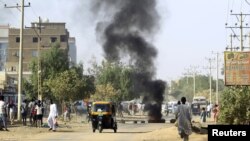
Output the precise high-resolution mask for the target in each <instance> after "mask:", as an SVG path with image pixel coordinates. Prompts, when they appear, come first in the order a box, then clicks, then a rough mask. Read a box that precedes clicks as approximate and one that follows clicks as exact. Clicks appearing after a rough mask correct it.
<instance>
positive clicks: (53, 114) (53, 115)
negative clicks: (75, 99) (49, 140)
mask: <svg viewBox="0 0 250 141" xmlns="http://www.w3.org/2000/svg"><path fill="white" fill-rule="evenodd" d="M57 116H58V112H57V107H56V104H55V103H53V101H52V100H50V109H49V117H48V125H49V131H50V130H52V131H54V132H55V131H56V122H57V121H56V119H57Z"/></svg>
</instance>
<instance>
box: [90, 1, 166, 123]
mask: <svg viewBox="0 0 250 141" xmlns="http://www.w3.org/2000/svg"><path fill="white" fill-rule="evenodd" d="M92 4H93V6H92V11H93V12H95V13H99V14H102V15H103V12H104V13H107V15H108V16H104V18H103V20H102V21H99V22H98V23H97V27H96V31H97V34H98V38H99V39H100V40H101V42H102V46H103V49H104V52H105V58H106V59H107V60H108V61H112V62H120V61H121V60H122V59H123V58H124V56H129V59H130V63H132V65H133V67H134V68H136V70H137V72H136V73H135V74H133V78H132V79H133V85H134V86H135V87H134V92H135V93H138V94H143V95H144V100H143V101H144V103H145V104H146V105H145V109H146V110H147V111H148V113H149V116H150V117H151V118H153V119H155V120H157V119H161V116H162V115H161V104H162V101H163V93H164V90H165V82H163V81H161V80H153V78H154V75H155V67H154V59H155V58H156V57H157V50H156V48H155V47H154V46H153V44H151V43H150V41H151V40H152V38H153V35H155V33H156V32H157V30H158V28H159V26H158V25H159V23H158V21H159V15H158V13H157V10H156V0H93V3H92ZM130 65H131V64H130Z"/></svg>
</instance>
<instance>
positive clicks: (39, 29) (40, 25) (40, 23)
mask: <svg viewBox="0 0 250 141" xmlns="http://www.w3.org/2000/svg"><path fill="white" fill-rule="evenodd" d="M34 24H36V23H34ZM26 28H33V29H34V31H35V33H36V35H37V37H38V44H37V98H38V99H39V100H42V91H41V61H40V56H41V55H40V54H41V53H40V51H41V50H40V49H41V41H42V37H41V33H42V21H41V18H40V17H38V23H37V25H36V26H35V25H33V26H32V27H26ZM37 29H38V31H39V32H37Z"/></svg>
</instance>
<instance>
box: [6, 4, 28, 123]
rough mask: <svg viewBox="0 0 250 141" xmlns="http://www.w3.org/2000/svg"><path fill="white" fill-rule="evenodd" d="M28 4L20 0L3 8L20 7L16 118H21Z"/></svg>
mask: <svg viewBox="0 0 250 141" xmlns="http://www.w3.org/2000/svg"><path fill="white" fill-rule="evenodd" d="M29 6H30V3H29V5H24V0H21V6H19V5H18V4H17V5H16V6H7V5H6V4H5V8H21V25H20V47H19V70H18V108H17V119H18V120H19V121H20V120H21V108H20V107H21V99H22V97H21V96H22V77H23V27H24V7H29Z"/></svg>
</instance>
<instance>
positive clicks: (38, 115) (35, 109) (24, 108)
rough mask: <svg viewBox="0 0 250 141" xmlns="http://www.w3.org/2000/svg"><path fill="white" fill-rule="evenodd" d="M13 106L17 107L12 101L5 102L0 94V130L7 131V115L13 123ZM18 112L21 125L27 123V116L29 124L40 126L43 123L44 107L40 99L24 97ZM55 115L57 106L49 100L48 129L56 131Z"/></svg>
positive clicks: (56, 114) (56, 115)
mask: <svg viewBox="0 0 250 141" xmlns="http://www.w3.org/2000/svg"><path fill="white" fill-rule="evenodd" d="M15 108H17V106H16V105H15V104H14V103H13V102H10V103H9V104H6V102H5V101H4V96H0V130H3V129H5V131H8V126H7V123H8V115H9V121H10V124H11V125H13V124H14V118H15V115H14V111H15ZM20 112H21V118H22V124H23V126H26V125H27V118H29V122H30V125H31V126H36V127H37V126H39V127H41V126H42V125H43V115H44V112H45V108H44V104H43V102H42V101H41V100H35V99H31V100H30V101H29V102H28V100H26V99H25V100H23V101H22V104H21V106H20ZM57 117H58V111H57V106H56V104H55V103H54V102H53V100H50V108H49V115H48V118H47V122H48V126H49V131H51V130H52V131H56V127H57ZM38 123H39V124H38Z"/></svg>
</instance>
